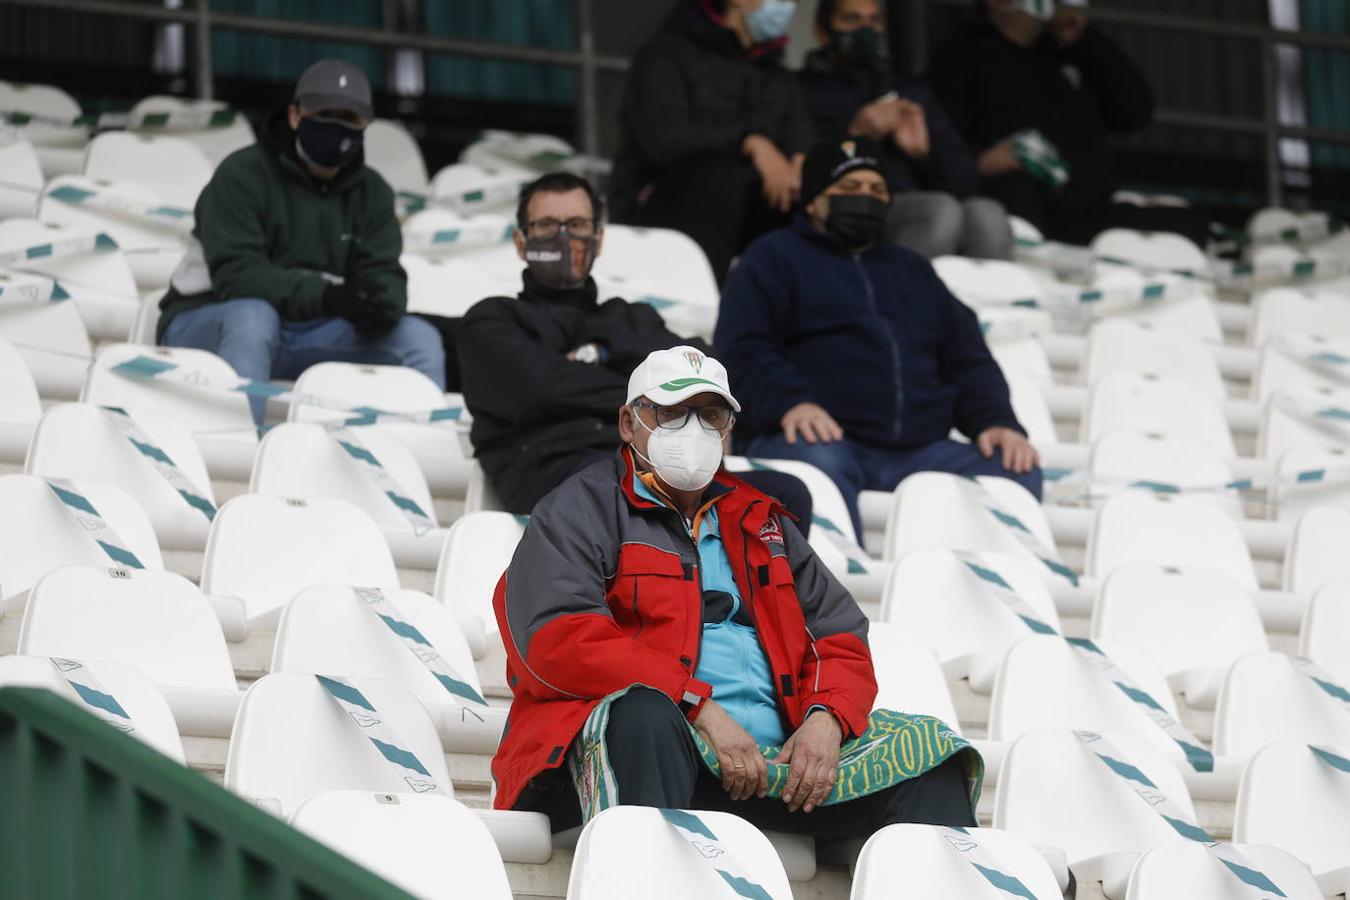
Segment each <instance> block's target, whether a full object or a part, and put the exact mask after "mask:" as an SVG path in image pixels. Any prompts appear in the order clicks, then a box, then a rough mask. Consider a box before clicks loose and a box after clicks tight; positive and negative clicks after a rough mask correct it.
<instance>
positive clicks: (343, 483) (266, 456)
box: [249, 422, 436, 530]
mask: <svg viewBox="0 0 1350 900" xmlns="http://www.w3.org/2000/svg"><path fill="white" fill-rule="evenodd" d="M344 444H346V445H348V446H351V447H352V449H351V450H350V451H349V450H346V449H344ZM353 453H359V454H363V455H365V454H368V455H370V456H371V457H373V458H374V459H375V460H376V461H377V462H378V463H379V466H380V468H382V469H384V471H385V472H386V473H387V474H388V475H389V477H390V478H392V479H393V481H394V483H395V484H397V485H398V488H399V491H400V493H401V496H403V497H405V498H407V499H409V500H412V501H413V502H414V503H416V504H417V506H418V507H419V508H420V509H421V510H422V512H424V513H425V514H426V516H427V518H429V519H430V520H431V521H432V522H433V523H434V522H435V519H436V513H435V509H434V507H433V506H432V503H431V491H430V489H429V488H428V487H427V481H426V478H425V477H424V476H423V475H422V470H421V469H420V468H419V467H418V465H417V460H416V459H414V458H413V455H412V453H411V452H410V451H409V450H408V448H407V447H405V446H404V445H403V443H402V442H400V441H399V440H398V438H396V437H393V436H392V435H390V434H388V433H385V432H382V431H380V430H378V429H372V428H364V427H362V428H353V429H350V430H348V431H336V432H330V431H328V430H326V429H325V428H324V426H322V425H320V424H318V423H316V422H285V423H283V424H281V425H278V426H276V427H275V428H272V429H270V430H269V431H268V432H267V434H266V435H264V437H263V439H262V443H261V444H259V445H258V455H257V456H256V457H255V458H254V460H253V477H252V478H251V479H250V481H249V491H250V492H251V493H254V494H268V495H270V496H273V497H301V498H304V499H306V500H317V499H328V500H342V501H345V502H347V503H350V504H352V505H353V506H356V507H357V508H359V509H360V510H361V511H362V512H364V513H365V514H366V515H368V516H370V518H371V519H372V520H374V522H375V523H376V524H377V525H379V526H380V527H381V528H389V529H395V530H411V529H412V527H413V526H412V524H411V523H410V522H409V520H408V517H407V516H406V515H405V514H404V512H403V508H402V507H400V506H397V505H395V503H394V501H393V500H391V499H390V498H389V496H388V495H387V494H386V493H385V489H384V487H383V486H382V484H381V483H380V482H379V481H376V479H375V478H374V477H372V475H371V473H370V469H369V466H368V464H367V463H364V462H361V461H360V460H357V459H355V458H353V456H352V454H353Z"/></svg>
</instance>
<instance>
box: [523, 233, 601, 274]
mask: <svg viewBox="0 0 1350 900" xmlns="http://www.w3.org/2000/svg"><path fill="white" fill-rule="evenodd" d="M595 247H596V239H595V235H589V236H587V237H578V236H577V235H575V234H571V233H569V232H568V230H567V228H566V226H564V227H562V228H559V229H558V233H557V234H555V235H553V236H552V237H532V238H526V239H525V264H526V265H527V266H529V269H530V274H531V275H533V276H534V280H535V281H537V282H539V283H540V284H542V285H544V286H545V287H551V288H562V289H567V288H577V287H581V286H582V285H583V284H585V283H586V279H587V278H589V277H590V275H591V266H592V265H594V264H595Z"/></svg>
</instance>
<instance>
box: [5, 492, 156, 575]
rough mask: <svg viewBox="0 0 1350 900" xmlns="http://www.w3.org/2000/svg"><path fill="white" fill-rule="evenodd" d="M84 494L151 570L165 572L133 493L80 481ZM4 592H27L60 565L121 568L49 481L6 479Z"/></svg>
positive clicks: (148, 522) (145, 518) (144, 517)
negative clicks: (91, 535) (54, 490)
mask: <svg viewBox="0 0 1350 900" xmlns="http://www.w3.org/2000/svg"><path fill="white" fill-rule="evenodd" d="M74 487H75V490H77V491H78V492H79V493H80V495H81V496H83V497H84V498H85V499H86V500H87V501H88V502H89V503H90V504H91V505H92V506H93V507H94V509H96V510H98V512H99V515H101V516H102V517H103V520H104V521H105V522H107V523H108V526H109V527H110V528H111V529H112V530H113V531H115V532H116V533H117V536H118V537H120V538H121V539H122V540H123V541H124V542H125V549H126V550H129V551H131V553H132V554H134V555H135V556H136V558H137V559H138V560H139V561H140V562H141V565H143V566H144V567H145V568H147V569H163V568H164V561H163V559H162V558H161V556H160V553H159V545H158V544H157V543H156V542H155V532H154V529H153V528H152V527H151V526H150V520H149V519H148V518H147V517H146V515H145V511H144V510H142V509H141V508H140V506H139V505H137V503H136V501H135V500H133V499H132V498H131V495H130V494H128V493H127V492H126V491H123V490H122V489H121V488H119V487H116V486H114V485H111V484H100V483H97V482H92V481H77V482H75V483H74ZM0 510H4V511H5V512H4V515H0V591H3V596H4V597H5V598H10V597H15V596H17V595H19V594H22V593H23V592H25V591H27V590H28V589H29V588H31V587H32V586H33V585H34V584H36V583H37V582H38V579H40V578H41V577H42V576H43V575H46V574H47V573H48V572H50V571H51V570H53V569H56V568H59V567H60V566H72V565H92V566H104V567H109V566H117V565H118V564H117V562H116V561H114V560H113V559H112V557H110V556H109V555H108V554H107V553H106V552H104V551H103V549H102V548H100V547H99V545H98V543H97V542H96V541H95V540H94V538H92V537H90V535H89V532H88V531H87V530H86V529H85V527H84V525H82V524H81V522H80V520H79V519H78V518H77V516H79V515H82V514H81V513H78V512H77V511H75V510H73V509H72V508H71V507H69V506H67V505H66V504H65V503H63V502H62V501H61V500H60V499H58V498H57V495H56V494H55V493H53V492H52V489H51V488H50V487H49V486H48V485H47V482H46V481H44V480H43V479H41V478H38V477H36V476H33V475H4V476H0Z"/></svg>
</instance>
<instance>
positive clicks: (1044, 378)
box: [979, 307, 1055, 387]
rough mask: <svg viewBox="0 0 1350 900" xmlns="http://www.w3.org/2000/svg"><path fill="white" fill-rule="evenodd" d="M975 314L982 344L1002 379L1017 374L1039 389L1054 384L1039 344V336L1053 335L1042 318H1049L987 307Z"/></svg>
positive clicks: (1052, 328)
mask: <svg viewBox="0 0 1350 900" xmlns="http://www.w3.org/2000/svg"><path fill="white" fill-rule="evenodd" d="M979 314H980V327H981V328H982V329H984V338H985V342H986V343H987V344H988V345H989V352H990V353H991V354H993V357H994V361H995V362H997V363H998V366H999V368H1000V369H1002V370H1003V374H1004V377H1012V376H1013V375H1018V376H1020V377H1022V378H1024V379H1028V380H1030V381H1032V382H1034V383H1035V384H1037V385H1039V386H1043V387H1046V386H1049V385H1052V384H1054V383H1055V375H1054V372H1053V371H1051V368H1050V358H1049V357H1048V356H1047V355H1046V353H1045V346H1044V345H1043V344H1042V343H1041V335H1043V334H1053V333H1054V326H1053V324H1047V323H1046V322H1045V321H1043V319H1042V317H1044V320H1049V316H1047V315H1046V314H1045V313H1043V312H1041V311H1039V310H1022V309H1010V310H1003V309H996V308H990V307H985V308H984V309H981V310H979Z"/></svg>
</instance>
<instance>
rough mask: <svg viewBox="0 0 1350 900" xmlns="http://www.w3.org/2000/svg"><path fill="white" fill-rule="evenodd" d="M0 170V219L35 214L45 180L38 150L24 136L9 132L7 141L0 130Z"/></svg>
mask: <svg viewBox="0 0 1350 900" xmlns="http://www.w3.org/2000/svg"><path fill="white" fill-rule="evenodd" d="M0 172H4V173H5V181H4V183H3V184H0V219H6V218H9V217H11V216H31V215H34V214H36V213H37V202H38V195H40V194H41V193H42V182H43V180H44V179H43V176H42V165H41V163H39V162H38V155H37V151H36V150H34V149H33V145H32V144H31V143H30V142H29V141H28V140H27V139H26V138H22V137H17V136H15V135H13V134H11V135H10V140H9V141H8V143H6V138H5V136H4V132H0Z"/></svg>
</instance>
